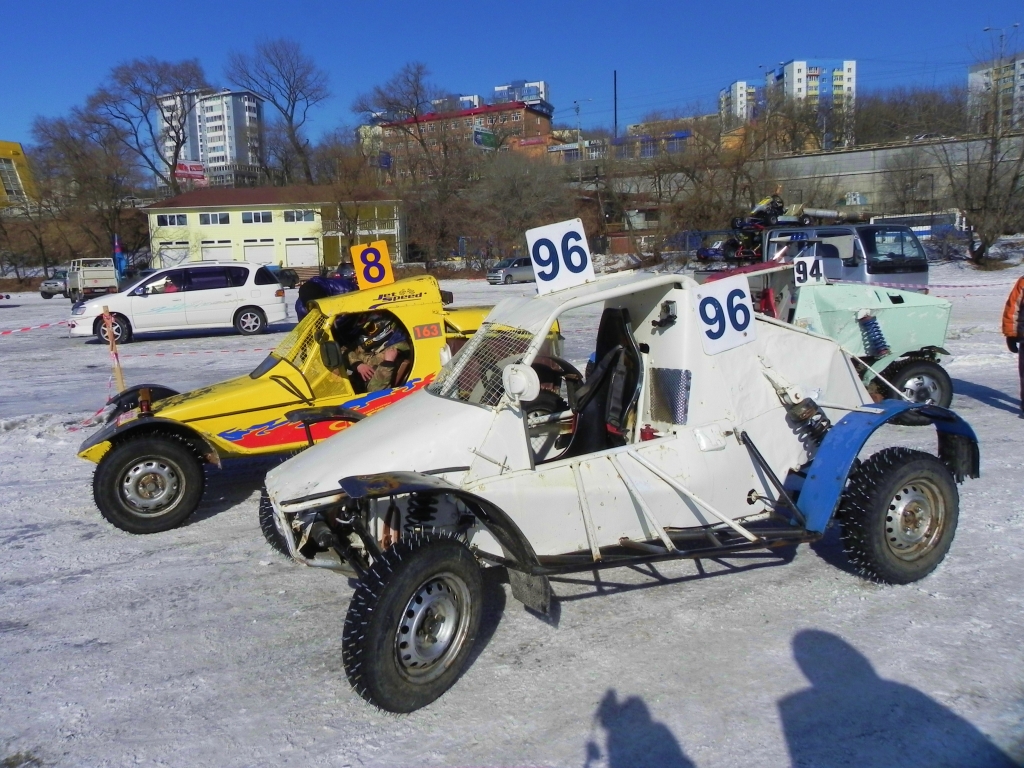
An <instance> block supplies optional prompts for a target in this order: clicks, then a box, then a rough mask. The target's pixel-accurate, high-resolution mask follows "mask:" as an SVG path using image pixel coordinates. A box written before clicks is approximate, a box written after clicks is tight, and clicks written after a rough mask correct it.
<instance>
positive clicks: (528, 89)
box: [493, 80, 555, 117]
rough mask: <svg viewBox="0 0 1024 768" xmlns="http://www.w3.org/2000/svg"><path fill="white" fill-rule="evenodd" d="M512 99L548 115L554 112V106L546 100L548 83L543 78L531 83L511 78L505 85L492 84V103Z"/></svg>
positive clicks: (503, 102)
mask: <svg viewBox="0 0 1024 768" xmlns="http://www.w3.org/2000/svg"><path fill="white" fill-rule="evenodd" d="M513 101H518V102H522V103H523V104H526V105H528V106H530V107H531V108H533V109H535V110H536V111H538V112H542V113H544V114H545V115H547V116H548V117H551V116H552V115H553V114H554V113H555V108H554V107H553V106H551V104H550V102H549V101H548V84H547V83H546V82H545V81H543V80H537V81H535V82H532V83H528V82H526V81H525V80H512V81H511V82H509V83H508V84H507V85H496V86H494V99H493V103H494V104H505V103H508V102H513Z"/></svg>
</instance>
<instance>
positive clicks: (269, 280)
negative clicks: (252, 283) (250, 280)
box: [256, 267, 277, 285]
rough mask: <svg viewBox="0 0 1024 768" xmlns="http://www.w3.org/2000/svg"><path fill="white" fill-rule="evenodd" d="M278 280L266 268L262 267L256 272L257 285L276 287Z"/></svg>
mask: <svg viewBox="0 0 1024 768" xmlns="http://www.w3.org/2000/svg"><path fill="white" fill-rule="evenodd" d="M276 284H277V278H276V277H274V273H273V272H271V271H270V270H269V269H267V268H266V267H260V268H259V269H257V270H256V285H276Z"/></svg>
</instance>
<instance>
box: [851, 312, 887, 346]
mask: <svg viewBox="0 0 1024 768" xmlns="http://www.w3.org/2000/svg"><path fill="white" fill-rule="evenodd" d="M857 322H858V323H860V333H861V336H862V337H863V338H864V349H865V351H866V352H867V354H869V355H872V356H873V357H885V356H886V355H888V354H889V343H888V342H887V341H886V340H885V335H884V334H883V333H882V327H881V326H880V325H879V324H878V318H877V317H875V316H874V315H872V314H871V313H870V312H866V311H865V312H862V313H861V314H860V315H858V316H857Z"/></svg>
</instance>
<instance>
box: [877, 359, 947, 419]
mask: <svg viewBox="0 0 1024 768" xmlns="http://www.w3.org/2000/svg"><path fill="white" fill-rule="evenodd" d="M883 375H884V376H885V378H887V379H888V380H889V381H891V382H892V384H893V386H894V387H896V388H897V389H899V390H900V391H902V392H903V393H904V394H905V395H906V396H907V397H909V398H910V399H911V400H912V401H914V402H915V403H929V404H934V405H941V406H942V407H943V408H949V406H950V403H952V402H953V382H952V381H950V378H949V374H948V373H946V371H945V369H944V368H943V367H942V366H941V365H939V364H938V363H936V362H934V361H932V360H913V359H911V360H905V361H901V362H899V363H895V364H893V365H890V366H889V367H888V368H887V369H886V370H885V372H884V373H883ZM882 386H883V388H884V389H885V391H886V393H887V397H888V398H889V399H892V398H895V397H896V393H895V392H893V391H892V390H891V389H889V388H888V387H886V386H885V385H884V384H883V385H882Z"/></svg>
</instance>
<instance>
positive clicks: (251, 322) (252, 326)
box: [238, 312, 262, 333]
mask: <svg viewBox="0 0 1024 768" xmlns="http://www.w3.org/2000/svg"><path fill="white" fill-rule="evenodd" d="M238 324H239V325H241V326H242V330H243V331H247V332H249V333H252V332H253V331H258V330H259V328H260V325H261V324H262V321H261V320H260V316H259V315H257V314H256V313H255V312H243V313H242V316H241V317H240V318H238Z"/></svg>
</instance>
